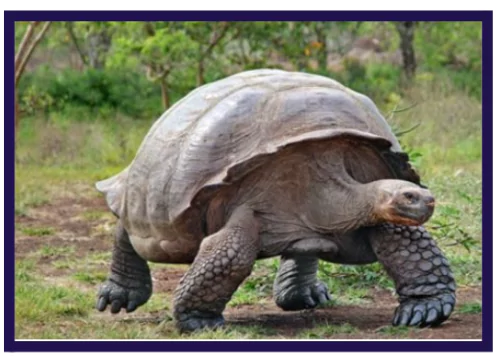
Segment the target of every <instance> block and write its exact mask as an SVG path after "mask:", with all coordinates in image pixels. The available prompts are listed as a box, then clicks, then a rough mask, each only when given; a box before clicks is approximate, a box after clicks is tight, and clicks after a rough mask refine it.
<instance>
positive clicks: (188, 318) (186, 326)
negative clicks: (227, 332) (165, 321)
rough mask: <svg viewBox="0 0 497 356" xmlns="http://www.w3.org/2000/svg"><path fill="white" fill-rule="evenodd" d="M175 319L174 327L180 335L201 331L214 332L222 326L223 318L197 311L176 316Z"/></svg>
mask: <svg viewBox="0 0 497 356" xmlns="http://www.w3.org/2000/svg"><path fill="white" fill-rule="evenodd" d="M176 318H177V321H176V326H177V328H178V329H179V331H180V332H182V333H185V332H192V331H196V330H202V329H211V330H215V329H217V328H220V327H222V326H223V325H224V318H223V316H222V315H215V314H212V313H206V312H202V311H197V310H191V311H188V312H185V313H182V314H178V315H177V316H176Z"/></svg>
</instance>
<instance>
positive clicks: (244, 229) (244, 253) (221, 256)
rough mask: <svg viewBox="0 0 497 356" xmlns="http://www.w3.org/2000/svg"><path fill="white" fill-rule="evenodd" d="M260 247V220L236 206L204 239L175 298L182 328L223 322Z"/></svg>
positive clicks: (190, 329)
mask: <svg viewBox="0 0 497 356" xmlns="http://www.w3.org/2000/svg"><path fill="white" fill-rule="evenodd" d="M259 250H260V239H259V232H258V224H257V220H256V219H255V218H254V215H253V212H252V211H251V210H249V209H248V208H245V207H239V208H237V209H236V210H235V211H234V213H233V214H232V215H231V217H230V219H229V220H228V222H227V224H226V225H225V227H224V228H222V229H221V230H219V231H218V232H217V233H215V234H213V235H210V236H209V237H207V238H205V239H204V240H203V241H202V244H201V245H200V250H199V252H198V254H197V256H196V257H195V260H194V261H193V264H192V266H191V267H190V269H189V270H188V272H186V274H185V275H184V276H183V278H182V279H181V281H180V283H179V286H178V288H177V289H176V292H175V297H174V312H173V314H174V317H175V319H176V324H177V327H178V329H179V330H180V331H194V330H197V329H202V328H216V327H219V326H222V325H223V324H224V318H223V316H222V312H223V310H224V308H225V306H226V303H228V301H229V300H230V299H231V296H232V295H233V293H234V292H235V291H236V289H237V288H238V286H239V285H240V284H241V283H242V282H243V280H244V279H245V278H246V277H248V276H249V275H250V273H251V271H252V267H253V265H254V262H255V259H256V257H257V254H258V253H259Z"/></svg>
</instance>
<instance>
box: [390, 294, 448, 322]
mask: <svg viewBox="0 0 497 356" xmlns="http://www.w3.org/2000/svg"><path fill="white" fill-rule="evenodd" d="M455 303H456V297H455V294H454V293H444V294H440V295H436V296H432V297H421V298H420V297H417V298H416V297H414V298H405V299H404V300H403V301H401V303H400V305H399V306H398V307H397V309H396V310H395V314H394V317H393V321H392V324H393V325H395V326H420V327H425V326H437V325H440V324H441V323H443V322H444V321H445V320H447V319H448V317H449V315H450V314H451V313H452V311H453V310H454V306H455Z"/></svg>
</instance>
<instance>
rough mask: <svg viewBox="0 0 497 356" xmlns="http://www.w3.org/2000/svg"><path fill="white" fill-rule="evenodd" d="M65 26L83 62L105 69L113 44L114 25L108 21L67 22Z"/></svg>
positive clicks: (95, 67) (88, 65)
mask: <svg viewBox="0 0 497 356" xmlns="http://www.w3.org/2000/svg"><path fill="white" fill-rule="evenodd" d="M65 28H66V30H67V33H68V35H69V38H70V39H71V42H72V44H73V46H74V48H75V49H76V51H77V52H78V54H79V57H80V59H81V62H82V63H83V64H84V65H85V66H87V67H90V68H93V69H103V68H104V67H105V62H106V59H107V55H108V53H109V50H110V48H111V45H112V35H113V31H112V27H111V26H110V24H109V23H108V22H99V21H96V22H66V23H65Z"/></svg>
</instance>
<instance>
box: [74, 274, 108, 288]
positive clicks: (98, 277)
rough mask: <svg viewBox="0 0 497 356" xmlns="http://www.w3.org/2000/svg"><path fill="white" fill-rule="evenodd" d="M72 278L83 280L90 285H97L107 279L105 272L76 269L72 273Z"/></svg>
mask: <svg viewBox="0 0 497 356" xmlns="http://www.w3.org/2000/svg"><path fill="white" fill-rule="evenodd" d="M72 277H73V279H74V280H76V281H78V282H83V283H87V284H91V285H97V284H100V283H102V282H104V281H105V280H106V279H107V273H104V272H100V271H93V272H85V271H78V272H76V273H74V274H73V275H72Z"/></svg>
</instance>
